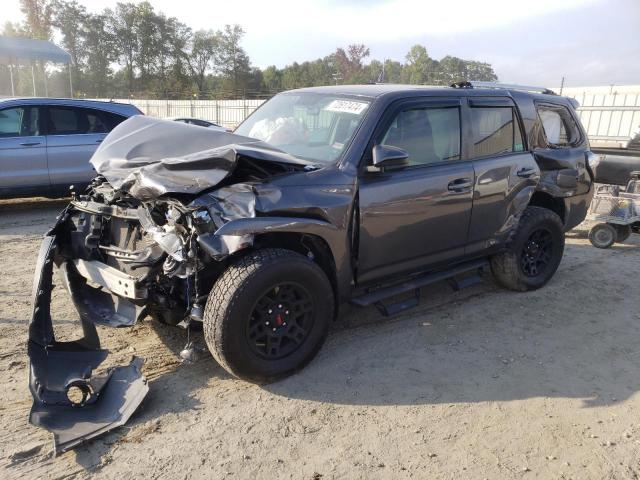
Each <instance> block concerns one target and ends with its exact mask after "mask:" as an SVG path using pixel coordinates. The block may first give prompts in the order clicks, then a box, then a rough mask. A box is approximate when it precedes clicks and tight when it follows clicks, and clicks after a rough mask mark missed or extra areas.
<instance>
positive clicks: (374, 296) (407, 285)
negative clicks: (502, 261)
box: [350, 259, 489, 316]
mask: <svg viewBox="0 0 640 480" xmlns="http://www.w3.org/2000/svg"><path fill="white" fill-rule="evenodd" d="M488 266H489V261H488V260H486V259H482V260H474V261H472V262H467V263H462V264H460V265H456V266H455V267H453V268H450V269H448V270H443V271H440V272H434V273H426V274H423V275H418V276H416V277H413V278H411V280H408V281H406V282H403V283H399V284H396V285H392V286H390V287H383V288H379V289H377V290H374V291H373V292H369V293H365V294H364V295H360V296H358V297H355V298H352V299H351V301H350V303H351V304H353V305H356V306H358V307H367V306H369V305H375V306H376V308H378V310H380V313H382V314H383V315H385V316H391V315H395V314H397V313H400V312H402V311H404V310H407V309H409V308H413V307H416V306H418V304H419V303H420V288H422V287H425V286H427V285H431V284H432V283H436V282H440V281H442V280H447V281H448V282H449V285H451V287H452V288H453V289H454V290H456V291H457V290H460V289H461V288H464V287H468V286H470V285H473V284H475V283H478V282H480V281H482V278H481V274H482V272H483V270H484V269H485V268H487V267H488ZM474 270H475V271H476V272H477V274H476V275H474V276H471V277H467V278H464V279H462V280H456V279H455V277H456V276H457V275H462V274H464V273H468V272H471V271H474ZM411 290H413V291H414V296H413V297H412V298H408V299H406V300H402V301H399V302H396V303H391V304H385V303H383V300H386V299H388V298H391V297H394V296H396V295H400V294H402V293H406V292H409V291H411Z"/></svg>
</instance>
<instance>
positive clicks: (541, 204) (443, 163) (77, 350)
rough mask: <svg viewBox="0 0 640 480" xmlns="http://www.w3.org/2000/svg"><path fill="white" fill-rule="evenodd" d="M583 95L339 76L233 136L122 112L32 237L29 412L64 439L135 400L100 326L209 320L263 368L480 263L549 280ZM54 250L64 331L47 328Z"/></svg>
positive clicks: (216, 342) (306, 353)
mask: <svg viewBox="0 0 640 480" xmlns="http://www.w3.org/2000/svg"><path fill="white" fill-rule="evenodd" d="M575 106H576V105H575V103H574V101H572V100H570V99H568V98H564V97H561V96H558V95H555V94H554V93H553V92H551V91H548V90H545V89H537V88H532V87H517V86H501V85H496V84H488V85H478V84H472V83H461V84H456V85H453V86H452V87H449V88H433V87H418V86H400V85H361V86H332V87H318V88H306V89H301V90H295V91H290V92H285V93H281V94H279V95H277V96H275V97H274V98H272V99H271V100H269V101H268V102H266V103H265V104H264V105H263V106H262V107H261V108H259V109H258V110H257V111H256V112H254V113H253V114H252V115H251V116H250V117H249V118H247V119H246V120H245V121H244V123H242V124H241V125H240V126H239V127H238V128H237V129H236V130H235V132H234V133H228V132H217V131H212V130H210V129H204V128H199V127H194V126H189V125H182V124H179V123H176V122H167V121H163V120H157V119H152V118H148V117H143V116H137V117H133V118H131V119H129V120H127V121H125V122H123V123H122V124H121V125H119V126H118V127H116V128H115V129H114V130H113V132H111V134H109V136H108V137H107V138H106V139H105V140H104V141H103V142H102V144H101V146H100V148H99V149H98V151H97V152H96V154H95V155H94V156H93V158H92V160H91V162H92V164H93V166H94V168H95V169H96V171H97V172H98V173H99V176H98V177H97V178H96V179H95V180H94V181H93V183H92V184H91V185H90V186H89V188H88V190H87V191H86V192H84V193H81V194H77V195H76V196H75V198H74V199H73V200H72V201H71V203H70V204H69V205H68V207H67V208H66V209H65V210H64V211H63V212H62V213H61V215H60V216H59V217H58V221H57V223H56V225H55V226H54V227H53V228H52V230H51V231H50V232H49V233H48V234H47V235H46V236H45V239H44V242H43V246H42V249H41V252H40V258H39V263H38V268H37V271H36V277H35V284H34V313H33V319H32V321H31V324H30V341H29V353H30V356H31V378H30V386H31V391H32V394H33V396H34V406H33V410H32V413H31V421H32V423H35V424H37V425H40V426H43V427H45V428H48V429H49V430H51V431H53V432H54V434H55V438H56V446H57V448H58V449H59V450H60V449H66V448H69V447H71V446H73V445H75V444H77V443H78V442H79V441H81V440H83V439H86V438H89V437H91V436H94V435H97V434H98V433H100V432H103V431H105V430H107V429H108V428H111V427H113V426H115V425H119V424H121V423H123V422H124V421H126V419H127V418H128V416H129V415H130V414H131V413H132V412H133V410H134V409H135V408H136V407H137V405H138V404H139V403H140V402H141V401H142V398H143V397H144V395H145V394H146V392H147V386H146V382H145V380H144V377H143V376H142V374H141V373H140V363H141V361H140V360H139V359H135V360H134V361H133V362H132V363H131V365H129V366H122V367H117V368H114V369H110V370H108V371H107V373H106V374H103V375H102V376H95V375H94V377H91V371H92V370H94V369H96V368H97V367H98V365H99V364H100V363H101V362H102V361H103V360H104V359H105V358H106V355H107V352H106V351H105V350H101V349H100V345H99V340H98V336H97V333H96V327H95V325H96V324H98V325H106V326H112V327H120V326H130V325H133V324H134V323H136V322H137V321H138V320H140V319H141V318H143V317H145V316H151V317H153V318H156V319H158V320H159V321H161V322H164V323H168V324H178V323H182V324H183V325H187V326H188V327H190V326H192V325H193V324H194V322H202V324H203V328H204V336H205V339H206V343H207V345H208V347H209V349H210V351H211V353H212V355H213V357H214V358H215V360H216V361H217V362H218V363H219V364H220V365H221V366H222V367H223V368H224V369H225V370H227V371H228V372H229V373H230V374H232V375H235V376H237V377H240V378H243V379H247V380H250V381H255V382H266V381H271V380H274V379H277V378H280V377H282V376H285V375H288V374H290V373H292V372H294V371H295V370H297V369H299V368H301V367H302V366H303V365H305V364H306V363H307V362H309V361H310V360H311V359H312V358H313V357H314V355H316V353H317V352H318V350H319V349H320V347H321V346H322V344H323V342H324V340H325V338H326V336H327V331H328V328H329V324H330V323H331V321H332V320H333V319H334V318H336V317H337V315H338V306H339V305H340V304H341V303H344V302H346V301H348V302H351V303H353V304H355V305H360V306H364V305H370V304H375V305H377V306H378V307H379V308H380V309H381V310H382V311H383V312H385V313H388V314H392V313H395V312H398V311H400V310H402V309H404V308H407V307H410V306H413V305H415V304H416V303H417V298H418V289H419V288H420V287H421V286H423V285H426V284H428V283H431V282H434V281H437V280H442V279H448V280H449V281H450V282H451V283H452V285H454V286H461V285H463V284H464V283H465V281H466V280H468V279H469V278H473V277H469V275H470V274H474V273H477V272H478V271H483V270H485V269H488V268H486V267H489V268H490V270H491V271H492V272H493V275H494V276H495V279H496V280H497V282H498V283H499V284H500V285H502V286H504V287H506V288H509V289H512V290H517V291H527V290H532V289H537V288H540V287H542V286H543V285H545V284H546V283H547V282H548V281H549V279H550V278H551V277H552V276H553V275H554V273H555V271H556V269H557V268H558V265H559V264H560V261H561V259H562V255H563V249H564V232H565V231H566V230H568V229H570V228H572V227H574V226H576V225H578V224H579V223H580V222H581V221H582V220H583V219H584V218H585V214H586V212H587V208H588V206H589V203H590V200H591V196H592V189H591V184H592V175H591V172H590V169H589V159H590V157H591V153H590V150H589V145H588V142H587V137H586V135H585V132H584V130H583V129H582V127H581V126H580V123H579V121H578V119H577V116H576V112H575ZM54 266H57V268H58V270H59V271H60V273H61V278H62V282H63V284H64V285H65V286H66V288H67V289H68V291H69V292H70V296H71V299H72V301H73V302H74V304H75V306H76V308H77V310H78V312H79V315H80V319H81V322H82V326H83V332H84V337H83V338H82V339H80V340H77V341H74V342H58V341H56V340H55V336H54V330H53V326H52V323H51V318H50V315H49V304H50V291H51V288H52V272H53V269H54ZM403 294H404V298H403V299H400V300H397V299H398V296H399V295H400V296H402V295H403ZM407 296H408V297H407Z"/></svg>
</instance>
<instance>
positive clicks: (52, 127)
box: [49, 107, 87, 135]
mask: <svg viewBox="0 0 640 480" xmlns="http://www.w3.org/2000/svg"><path fill="white" fill-rule="evenodd" d="M82 120H85V122H84V125H83V122H82ZM86 131H87V124H86V117H85V118H84V119H83V118H81V115H80V112H79V109H77V108H72V107H49V135H73V134H79V133H86Z"/></svg>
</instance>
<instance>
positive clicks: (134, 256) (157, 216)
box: [28, 177, 253, 452]
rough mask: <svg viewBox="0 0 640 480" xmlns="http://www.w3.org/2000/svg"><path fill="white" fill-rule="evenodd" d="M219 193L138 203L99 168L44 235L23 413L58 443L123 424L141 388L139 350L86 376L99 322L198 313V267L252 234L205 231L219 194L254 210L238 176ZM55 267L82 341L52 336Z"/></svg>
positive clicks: (94, 359) (68, 444)
mask: <svg viewBox="0 0 640 480" xmlns="http://www.w3.org/2000/svg"><path fill="white" fill-rule="evenodd" d="M220 192H221V193H220V195H222V197H224V198H222V197H220V196H216V194H215V193H213V194H208V195H204V196H202V197H200V198H199V199H198V200H197V201H195V202H192V203H191V204H186V205H185V204H184V203H181V202H180V201H178V200H175V199H164V200H156V201H149V202H142V201H139V200H137V199H135V198H133V197H132V196H130V195H128V194H126V193H124V192H121V191H117V190H115V189H114V188H113V187H111V185H110V184H109V183H108V182H107V181H106V180H105V179H104V178H103V177H98V178H97V179H96V180H94V182H93V183H92V185H91V186H90V187H89V190H88V193H87V195H82V196H80V197H77V198H75V199H74V200H72V201H71V203H70V204H69V206H68V207H67V208H66V209H65V210H64V211H63V212H62V213H61V214H60V216H59V217H58V219H57V222H56V225H55V226H54V227H53V228H52V229H51V230H50V231H49V232H48V233H47V234H46V235H45V238H44V240H43V243H42V247H41V251H40V255H39V259H38V263H37V268H36V274H35V278H34V291H33V306H34V308H33V317H32V319H31V323H30V327H29V345H28V352H29V357H30V359H31V370H30V388H31V393H32V395H33V399H34V403H33V408H32V411H31V415H30V421H31V423H32V424H34V425H37V426H40V427H43V428H46V429H47V430H50V431H51V432H52V433H53V435H54V447H55V451H56V452H62V451H65V450H67V449H69V448H72V447H74V446H75V445H77V444H78V443H80V442H82V441H83V440H86V439H89V438H92V437H94V436H96V435H99V434H101V433H103V432H105V431H107V430H110V429H112V428H114V427H116V426H118V425H122V424H123V423H125V422H126V421H127V419H128V418H129V417H130V415H131V414H132V413H133V412H134V410H135V409H136V408H137V407H138V405H139V404H140V403H141V402H142V399H143V398H144V397H145V395H146V393H147V391H148V387H147V383H146V380H145V378H144V377H143V376H142V374H141V371H140V367H141V365H142V360H141V359H139V358H135V359H134V360H133V361H132V363H131V364H130V365H128V366H124V367H116V368H112V369H109V370H107V371H106V373H104V374H100V375H98V376H96V375H92V372H93V371H95V370H97V369H98V367H99V366H100V365H101V364H102V363H103V362H104V360H105V359H106V358H107V355H108V351H107V350H104V349H101V347H100V341H99V338H98V334H97V331H96V325H104V326H108V327H127V326H132V325H134V324H135V323H136V322H137V321H138V320H140V319H141V318H143V317H144V316H147V315H149V316H151V317H154V318H156V319H158V320H160V321H161V322H164V323H169V324H177V323H178V322H181V321H184V320H185V319H186V321H187V322H189V321H192V320H195V321H198V320H201V315H202V307H201V305H202V304H203V303H204V300H205V298H206V295H205V296H201V295H200V292H201V291H208V290H204V289H203V290H201V286H200V285H199V277H200V275H199V273H202V272H203V270H204V266H205V265H208V268H207V269H206V272H207V273H206V276H205V277H204V278H202V279H201V280H200V281H201V282H204V283H205V285H206V284H210V283H211V282H212V278H213V277H215V275H216V270H219V268H221V267H220V265H221V264H222V263H221V262H217V261H215V258H218V259H220V258H221V257H223V256H226V255H228V254H229V252H231V251H233V250H234V249H238V248H242V247H243V246H244V245H245V242H249V241H250V240H251V237H234V238H231V239H225V238H224V237H215V236H214V235H213V234H212V233H213V232H214V231H215V229H216V228H217V227H219V226H221V225H222V224H223V223H224V222H225V218H224V211H225V207H224V202H225V199H229V198H230V197H231V198H233V199H234V200H235V202H234V203H233V205H234V208H235V209H236V210H238V209H240V210H244V211H236V212H234V213H233V212H232V213H230V214H232V215H233V214H236V215H242V214H246V215H251V214H252V203H251V201H250V200H248V201H247V202H245V203H244V204H243V203H242V202H239V201H238V198H236V197H238V196H240V197H241V198H244V197H246V198H248V199H251V198H253V197H252V196H253V194H252V193H251V191H250V189H249V190H247V189H246V188H244V187H243V186H242V185H239V186H232V187H228V188H226V189H222V190H221V191H220ZM214 204H215V205H214ZM243 205H244V206H243ZM210 208H211V210H210ZM214 208H215V211H216V212H218V213H219V215H218V216H217V217H216V218H215V220H214V218H212V215H211V214H210V211H214V210H213V209H214ZM214 239H215V240H214ZM218 264H220V265H218ZM56 269H57V270H58V273H59V274H60V275H59V276H60V279H61V282H62V284H64V286H65V287H66V289H67V290H68V292H69V294H70V297H71V300H72V301H73V303H74V306H75V307H76V309H77V311H78V314H79V316H80V321H81V324H82V331H83V337H82V338H81V339H80V340H76V341H72V342H59V341H57V340H56V338H55V336H54V328H53V325H52V319H51V315H50V303H51V290H52V287H53V283H54V281H53V275H54V270H56Z"/></svg>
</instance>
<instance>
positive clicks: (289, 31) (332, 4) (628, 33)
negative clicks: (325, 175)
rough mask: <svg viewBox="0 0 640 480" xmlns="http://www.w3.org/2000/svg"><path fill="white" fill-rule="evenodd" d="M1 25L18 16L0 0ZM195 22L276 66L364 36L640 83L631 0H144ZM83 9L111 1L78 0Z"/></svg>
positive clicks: (392, 45) (381, 42)
mask: <svg viewBox="0 0 640 480" xmlns="http://www.w3.org/2000/svg"><path fill="white" fill-rule="evenodd" d="M0 2H1V3H2V9H1V10H0V24H3V23H4V22H5V21H7V20H10V21H19V20H22V14H21V12H20V9H19V1H18V0H0ZM150 2H151V4H152V5H153V6H154V7H155V9H156V10H159V11H162V12H164V13H165V14H167V15H169V16H175V17H177V18H178V19H179V20H180V21H182V22H184V23H186V24H187V25H189V26H190V27H192V28H193V29H194V30H197V29H214V30H217V29H220V28H222V27H223V26H224V25H225V24H234V23H237V24H239V25H241V26H242V27H243V28H244V29H245V31H246V36H245V38H244V40H243V46H244V48H245V50H246V51H247V53H248V54H249V57H250V58H251V61H252V64H253V65H256V66H258V67H261V68H264V67H267V66H269V65H276V66H278V67H283V66H284V65H287V64H290V63H292V62H294V61H298V62H302V61H305V60H313V59H316V58H319V57H323V56H325V55H327V54H329V53H331V52H333V51H335V49H336V47H338V46H346V45H348V44H350V43H364V44H366V45H367V46H369V47H370V49H371V58H376V59H378V60H382V59H385V58H388V59H393V60H398V61H404V56H405V55H406V53H407V51H408V50H409V48H410V47H411V46H412V45H415V44H417V43H420V44H422V45H425V46H426V47H427V51H428V52H429V55H430V56H431V57H433V58H436V59H440V58H441V57H443V56H445V55H454V56H457V57H461V58H464V59H469V60H480V61H486V62H489V63H491V64H492V66H493V67H494V70H495V72H496V74H497V75H498V78H499V79H500V81H502V82H506V83H520V84H527V85H541V86H549V87H553V86H558V85H559V84H560V81H561V78H562V77H565V85H566V86H593V85H611V84H615V85H625V84H640V0H529V1H522V0H316V1H305V0H281V1H277V0H272V1H265V0H226V1H220V0H179V1H176V0H150ZM79 3H82V4H84V5H85V6H86V7H87V9H88V10H89V11H92V12H98V11H101V10H102V9H104V8H105V7H114V6H115V4H116V3H117V0H79Z"/></svg>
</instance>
